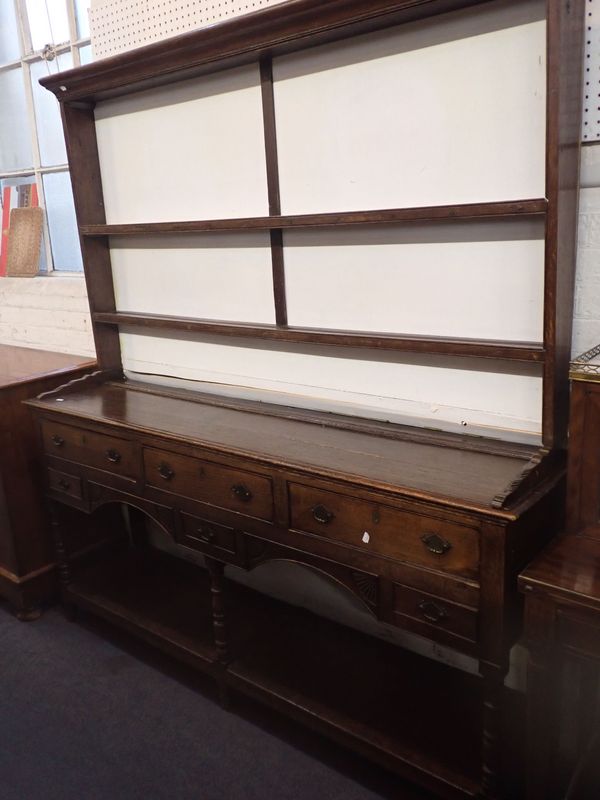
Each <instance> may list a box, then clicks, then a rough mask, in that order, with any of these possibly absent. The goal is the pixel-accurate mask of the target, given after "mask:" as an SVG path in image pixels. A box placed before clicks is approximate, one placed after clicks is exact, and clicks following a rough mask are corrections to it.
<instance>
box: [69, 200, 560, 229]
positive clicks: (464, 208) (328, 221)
mask: <svg viewBox="0 0 600 800" xmlns="http://www.w3.org/2000/svg"><path fill="white" fill-rule="evenodd" d="M546 208H547V201H546V200H545V198H538V199H534V200H517V201H512V202H500V203H468V204H464V205H450V206H423V207H420V208H388V209H382V210H379V211H347V212H340V213H329V214H296V215H291V216H280V215H273V216H269V217H244V218H238V219H203V220H190V221H185V222H137V223H131V224H128V225H81V226H80V232H81V234H82V235H83V236H90V237H92V236H140V235H144V234H146V235H169V234H171V235H172V234H180V233H215V232H218V231H270V230H284V229H298V228H328V227H344V226H356V225H390V224H402V223H404V224H411V223H415V222H454V221H456V222H459V221H461V220H481V219H509V218H513V217H522V216H539V215H544V214H545V213H546Z"/></svg>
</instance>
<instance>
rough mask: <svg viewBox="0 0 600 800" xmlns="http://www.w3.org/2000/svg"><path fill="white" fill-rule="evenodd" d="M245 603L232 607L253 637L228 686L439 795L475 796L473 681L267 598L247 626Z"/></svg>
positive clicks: (476, 690)
mask: <svg viewBox="0 0 600 800" xmlns="http://www.w3.org/2000/svg"><path fill="white" fill-rule="evenodd" d="M248 594H250V595H252V594H254V593H252V592H250V593H248V592H246V595H248ZM246 595H245V596H246ZM252 604H253V603H252V598H251V597H250V599H249V600H246V601H245V602H244V603H243V605H241V606H240V608H238V609H237V611H238V614H237V616H238V618H239V623H238V624H239V625H240V626H244V628H245V629H246V630H248V629H252V628H253V635H252V638H251V639H250V640H249V642H248V644H247V646H246V647H245V648H244V649H243V651H242V652H240V653H238V654H235V653H234V660H233V662H232V663H231V665H230V667H229V672H228V680H229V682H230V683H231V684H232V686H234V687H235V688H237V689H239V690H240V691H242V692H244V693H245V694H249V695H251V696H252V697H254V698H255V699H258V700H260V701H262V702H265V703H267V704H268V705H269V706H271V707H273V708H275V709H277V710H279V711H283V712H285V713H286V714H288V715H290V716H292V717H293V718H295V719H297V720H299V721H301V722H303V723H304V724H306V725H309V726H310V727H312V728H313V729H315V730H318V731H320V732H322V733H325V734H326V735H327V736H329V737H330V738H333V739H334V740H336V741H338V742H340V743H341V744H344V745H347V746H351V747H353V748H354V749H358V750H360V751H361V752H362V753H363V754H364V755H366V756H368V757H369V758H371V759H374V760H376V761H378V762H379V763H380V764H382V765H383V766H385V767H387V768H388V769H392V770H393V771H394V772H397V773H398V774H400V775H402V776H404V777H406V778H408V779H410V780H413V781H415V782H417V783H419V784H421V785H424V786H425V787H427V788H429V789H431V790H433V791H436V792H439V793H440V794H441V795H442V796H445V797H447V798H464V797H470V796H473V795H475V794H476V793H477V791H478V788H479V776H480V764H481V740H480V731H481V724H482V721H481V712H482V700H481V681H480V679H479V678H478V677H476V676H472V675H468V674H466V673H464V672H460V671H458V670H455V669H451V668H448V667H447V666H444V665H442V664H439V663H436V662H434V661H432V660H430V659H426V658H423V657H422V656H417V655H414V654H412V653H408V652H406V651H404V650H402V649H401V648H398V647H396V646H394V645H391V644H388V643H386V642H383V641H380V640H378V639H375V638H373V637H371V636H367V635H365V634H362V633H358V632H357V631H354V630H350V629H348V628H346V627H344V626H342V625H338V624H336V623H334V622H331V621H329V620H325V619H322V618H320V617H317V616H316V615H314V614H312V613H311V612H308V611H305V610H303V609H299V608H294V607H292V606H290V605H288V604H286V603H282V602H280V601H276V600H272V599H271V600H269V608H268V612H267V613H265V614H263V616H262V618H260V622H259V623H258V624H256V623H255V622H249V621H248V620H247V618H246V614H247V613H249V612H248V609H251V608H252ZM234 615H235V612H232V616H234Z"/></svg>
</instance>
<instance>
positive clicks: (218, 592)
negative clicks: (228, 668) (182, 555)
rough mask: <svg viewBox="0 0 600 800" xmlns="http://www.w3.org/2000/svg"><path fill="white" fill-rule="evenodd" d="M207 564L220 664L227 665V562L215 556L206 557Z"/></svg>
mask: <svg viewBox="0 0 600 800" xmlns="http://www.w3.org/2000/svg"><path fill="white" fill-rule="evenodd" d="M206 566H207V567H208V572H209V574H210V594H211V602H212V618H213V631H214V637H215V647H216V649H217V659H218V661H219V663H220V664H223V665H226V664H227V661H228V643H227V627H226V624H225V602H224V597H223V574H224V571H225V564H223V563H222V562H221V561H216V560H215V559H214V558H207V559H206Z"/></svg>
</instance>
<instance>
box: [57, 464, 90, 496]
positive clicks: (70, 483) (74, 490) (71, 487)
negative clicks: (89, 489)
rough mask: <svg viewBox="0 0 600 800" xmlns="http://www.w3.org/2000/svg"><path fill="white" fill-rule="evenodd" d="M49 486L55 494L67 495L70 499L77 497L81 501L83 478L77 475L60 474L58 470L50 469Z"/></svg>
mask: <svg viewBox="0 0 600 800" xmlns="http://www.w3.org/2000/svg"><path fill="white" fill-rule="evenodd" d="M48 486H49V487H50V489H51V490H52V491H53V492H57V493H59V494H66V495H67V496H68V497H75V498H76V499H77V500H81V499H82V497H83V493H82V491H81V478H79V477H78V476H77V475H69V474H68V473H67V472H60V471H59V470H57V469H52V467H48Z"/></svg>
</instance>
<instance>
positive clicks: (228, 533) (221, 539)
mask: <svg viewBox="0 0 600 800" xmlns="http://www.w3.org/2000/svg"><path fill="white" fill-rule="evenodd" d="M180 518H181V531H182V532H181V534H180V537H181V538H179V536H178V541H179V544H184V545H186V547H193V548H194V550H201V551H202V552H211V551H222V552H224V553H228V554H229V555H235V554H236V552H237V546H236V537H235V531H234V530H233V528H227V527H225V525H217V524H216V523H215V522H207V521H206V520H205V519H200V517H193V516H192V515H191V514H184V513H183V512H181V513H180Z"/></svg>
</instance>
